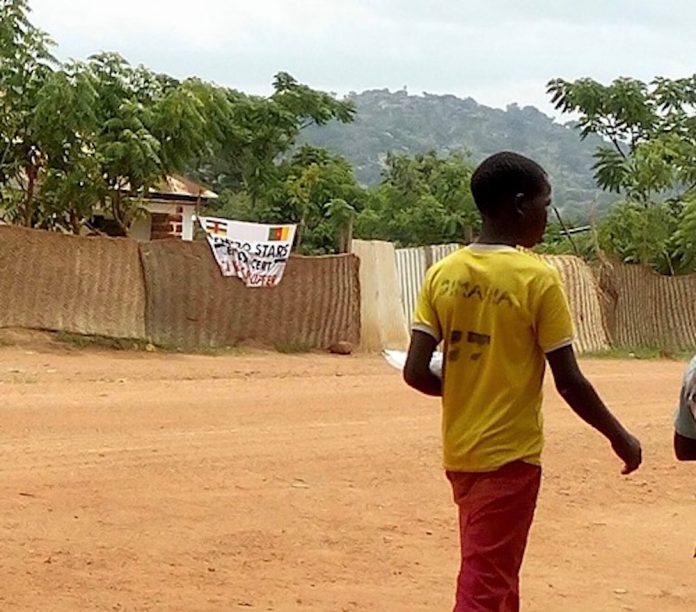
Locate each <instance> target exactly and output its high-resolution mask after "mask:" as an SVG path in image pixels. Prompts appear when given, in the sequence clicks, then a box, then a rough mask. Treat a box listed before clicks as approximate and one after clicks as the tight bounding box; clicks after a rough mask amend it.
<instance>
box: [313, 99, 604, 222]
mask: <svg viewBox="0 0 696 612" xmlns="http://www.w3.org/2000/svg"><path fill="white" fill-rule="evenodd" d="M348 99H351V100H353V101H354V102H355V104H356V106H357V109H358V114H357V117H356V119H355V122H354V123H352V124H347V125H344V124H340V123H335V122H334V123H331V124H329V125H326V126H322V127H311V128H308V129H307V130H306V131H305V133H304V136H303V139H304V141H305V142H309V143H311V144H314V145H317V146H322V147H326V148H327V149H330V150H332V151H335V152H336V153H340V154H341V155H344V156H345V157H347V158H348V159H349V160H350V161H351V162H352V163H353V165H354V167H355V172H356V175H357V177H358V180H359V181H361V182H362V183H365V184H367V185H373V184H376V183H378V182H379V180H380V171H381V162H382V160H383V159H384V156H385V155H386V153H387V152H388V151H395V152H404V153H410V154H415V153H421V152H425V151H428V150H431V149H434V150H436V151H439V152H441V153H444V154H446V153H448V152H451V151H456V150H466V151H468V152H469V153H470V154H471V157H472V159H473V161H480V160H481V159H483V158H484V157H486V156H487V155H490V154H491V153H495V152H496V151H500V150H512V151H517V152H519V153H523V154H525V155H528V156H529V157H531V158H533V159H535V160H536V161H538V162H540V163H541V164H542V165H543V166H544V167H545V168H546V169H547V171H548V172H549V174H550V176H551V180H552V183H553V186H554V203H555V204H556V206H558V208H560V209H561V210H562V212H563V214H564V216H566V217H567V218H568V220H569V221H573V222H585V221H587V220H588V219H590V218H591V217H593V216H595V215H597V214H600V213H601V212H602V211H604V210H605V209H606V207H607V205H608V204H609V203H610V202H611V201H612V200H613V199H615V198H612V197H611V196H609V195H607V194H604V193H601V192H600V191H599V190H598V189H597V187H596V185H595V182H594V179H593V176H592V164H593V158H592V153H593V152H594V150H595V148H596V147H597V146H598V145H599V144H601V140H600V139H599V138H597V137H589V138H587V139H586V140H585V141H581V140H580V136H579V133H578V131H577V130H576V129H574V127H573V125H572V124H571V123H569V124H566V125H562V124H560V123H557V122H555V121H554V120H553V119H551V118H550V117H548V116H547V115H545V114H543V113H542V112H541V111H539V110H538V109H536V108H535V107H532V106H526V107H524V108H520V107H519V106H517V105H516V104H512V105H510V106H508V107H507V109H506V110H501V109H496V108H490V107H488V106H483V105H481V104H478V103H477V102H476V101H475V100H473V99H471V98H466V99H461V98H457V97H456V96H452V95H431V94H427V93H426V94H423V95H422V96H415V95H409V94H408V93H407V92H406V91H397V92H393V93H392V92H390V91H389V90H386V89H379V90H369V91H364V92H362V93H359V94H356V93H351V94H350V95H349V96H348Z"/></svg>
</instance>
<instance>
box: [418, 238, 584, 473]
mask: <svg viewBox="0 0 696 612" xmlns="http://www.w3.org/2000/svg"><path fill="white" fill-rule="evenodd" d="M413 329H415V330H419V331H423V332H426V333H428V334H431V335H432V336H433V337H435V339H437V340H438V341H440V340H442V341H443V342H444V348H443V352H444V360H443V366H444V367H443V397H442V405H443V414H442V436H443V451H444V467H445V469H447V470H452V471H461V472H487V471H493V470H495V469H497V468H499V467H501V466H503V465H505V464H507V463H510V462H512V461H516V460H522V461H526V462H528V463H533V464H538V463H540V460H541V449H542V446H543V434H542V417H541V401H542V383H543V379H544V368H545V358H544V354H545V353H548V352H551V351H554V350H556V349H559V348H561V347H563V346H567V345H570V344H572V342H573V324H572V319H571V315H570V309H569V307H568V300H567V298H566V295H565V292H564V291H563V287H562V284H561V277H560V275H559V274H558V272H557V271H556V270H555V269H554V268H553V267H552V266H550V265H549V264H547V263H546V262H545V261H544V260H543V259H542V258H541V257H539V256H538V255H535V254H533V253H531V252H529V251H525V250H522V249H515V248H512V247H507V246H498V245H478V244H475V245H471V246H469V247H466V248H463V249H460V250H459V251H457V252H456V253H453V254H452V255H450V256H449V257H446V258H445V259H443V260H441V261H439V262H438V263H436V264H435V265H434V266H432V267H431V268H430V270H429V271H428V273H427V275H426V278H425V282H424V285H423V288H422V290H421V293H420V296H419V298H418V305H417V308H416V313H415V318H414V324H413Z"/></svg>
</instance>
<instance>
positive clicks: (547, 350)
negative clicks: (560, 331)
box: [544, 338, 575, 354]
mask: <svg viewBox="0 0 696 612" xmlns="http://www.w3.org/2000/svg"><path fill="white" fill-rule="evenodd" d="M574 342H575V338H566V339H565V340H562V341H561V342H558V343H556V344H554V345H552V346H549V347H547V348H545V349H544V353H545V354H548V353H553V352H554V351H557V350H558V349H562V348H565V347H566V346H573V343H574Z"/></svg>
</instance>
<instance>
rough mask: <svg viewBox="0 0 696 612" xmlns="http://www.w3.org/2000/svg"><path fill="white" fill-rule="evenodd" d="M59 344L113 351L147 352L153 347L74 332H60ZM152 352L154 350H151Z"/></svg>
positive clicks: (144, 343) (123, 339)
mask: <svg viewBox="0 0 696 612" xmlns="http://www.w3.org/2000/svg"><path fill="white" fill-rule="evenodd" d="M55 339H56V341H57V342H62V343H63V344H69V345H70V346H74V347H75V348H79V349H85V348H101V349H110V350H113V351H146V350H148V347H152V345H151V344H150V343H149V342H147V341H145V340H133V339H132V338H131V339H126V338H109V337H108V336H83V335H82V334H74V333H72V332H64V331H60V332H58V333H57V334H56V335H55ZM150 350H152V348H150Z"/></svg>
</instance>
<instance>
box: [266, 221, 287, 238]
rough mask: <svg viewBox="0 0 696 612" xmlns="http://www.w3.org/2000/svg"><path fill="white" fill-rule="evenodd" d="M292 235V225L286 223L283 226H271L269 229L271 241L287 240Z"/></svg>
mask: <svg viewBox="0 0 696 612" xmlns="http://www.w3.org/2000/svg"><path fill="white" fill-rule="evenodd" d="M289 235H290V226H289V225H284V226H282V227H271V228H269V230H268V240H269V241H270V242H276V241H278V240H283V241H287V239H288V236H289Z"/></svg>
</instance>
